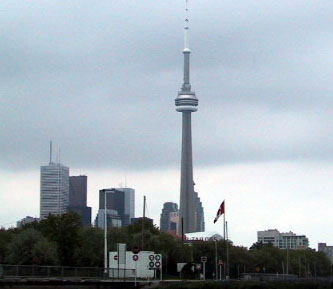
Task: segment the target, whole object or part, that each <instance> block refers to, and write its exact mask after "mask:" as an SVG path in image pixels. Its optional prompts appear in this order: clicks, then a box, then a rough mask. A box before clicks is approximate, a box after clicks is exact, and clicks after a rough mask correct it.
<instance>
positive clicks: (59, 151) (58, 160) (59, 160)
mask: <svg viewBox="0 0 333 289" xmlns="http://www.w3.org/2000/svg"><path fill="white" fill-rule="evenodd" d="M60 156H61V151H60V147H59V159H58V164H60Z"/></svg>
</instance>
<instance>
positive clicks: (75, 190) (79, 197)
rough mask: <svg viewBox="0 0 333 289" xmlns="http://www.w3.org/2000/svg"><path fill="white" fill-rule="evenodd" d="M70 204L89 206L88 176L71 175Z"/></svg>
mask: <svg viewBox="0 0 333 289" xmlns="http://www.w3.org/2000/svg"><path fill="white" fill-rule="evenodd" d="M69 204H70V206H87V176H70V177H69Z"/></svg>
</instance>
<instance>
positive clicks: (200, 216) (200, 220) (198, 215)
mask: <svg viewBox="0 0 333 289" xmlns="http://www.w3.org/2000/svg"><path fill="white" fill-rule="evenodd" d="M194 206H195V220H196V224H195V226H196V228H195V231H196V232H205V215H204V210H203V207H202V203H201V201H200V198H199V196H198V193H197V192H194Z"/></svg>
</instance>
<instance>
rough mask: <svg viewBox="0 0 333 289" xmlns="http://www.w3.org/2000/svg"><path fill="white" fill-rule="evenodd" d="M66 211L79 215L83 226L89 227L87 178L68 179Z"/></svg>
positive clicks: (73, 177) (89, 209) (89, 212)
mask: <svg viewBox="0 0 333 289" xmlns="http://www.w3.org/2000/svg"><path fill="white" fill-rule="evenodd" d="M68 211H72V212H75V213H77V214H79V215H80V216H81V222H82V225H83V226H90V225H91V207H87V176H70V177H69V205H68Z"/></svg>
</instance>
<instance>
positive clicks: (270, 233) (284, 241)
mask: <svg viewBox="0 0 333 289" xmlns="http://www.w3.org/2000/svg"><path fill="white" fill-rule="evenodd" d="M257 236H258V242H259V243H262V244H270V243H271V244H272V245H273V246H274V247H277V248H279V249H287V248H288V249H305V248H308V247H309V240H308V238H307V237H306V236H305V235H296V234H295V233H293V232H287V233H280V232H279V231H278V230H276V229H274V230H272V229H270V230H266V231H258V232H257Z"/></svg>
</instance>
